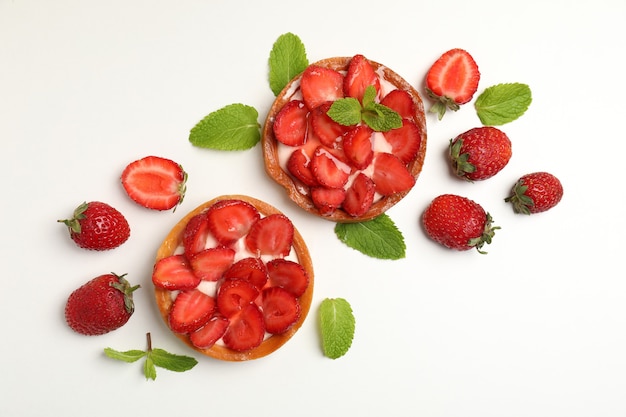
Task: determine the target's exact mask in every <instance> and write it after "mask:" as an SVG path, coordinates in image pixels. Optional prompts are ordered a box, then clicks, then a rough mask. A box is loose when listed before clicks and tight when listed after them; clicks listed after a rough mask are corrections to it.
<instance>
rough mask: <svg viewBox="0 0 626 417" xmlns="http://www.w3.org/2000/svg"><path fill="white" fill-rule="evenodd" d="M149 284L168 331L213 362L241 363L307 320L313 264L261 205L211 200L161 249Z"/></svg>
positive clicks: (280, 219) (238, 198)
mask: <svg viewBox="0 0 626 417" xmlns="http://www.w3.org/2000/svg"><path fill="white" fill-rule="evenodd" d="M152 282H153V284H154V286H155V293H156V301H157V305H158V307H159V310H160V312H161V315H162V317H163V319H164V321H165V323H166V324H167V325H168V327H169V328H170V329H171V330H172V332H174V333H175V334H176V336H178V337H179V338H180V339H181V340H183V341H184V342H185V343H187V344H188V345H189V346H191V347H192V348H193V349H196V350H197V351H199V352H201V353H203V354H205V355H208V356H211V357H213V358H217V359H221V360H227V361H243V360H249V359H256V358H260V357H263V356H266V355H268V354H270V353H272V352H274V351H275V350H276V349H278V348H279V347H281V346H282V345H283V344H284V343H286V342H287V341H288V340H289V339H290V338H291V337H292V336H293V335H294V334H295V333H296V331H297V330H298V329H299V328H300V326H301V325H302V323H303V321H304V319H305V318H306V316H307V313H308V311H309V308H310V305H311V298H312V295H313V266H312V263H311V258H310V255H309V252H308V249H307V247H306V245H305V243H304V240H303V239H302V236H301V235H300V234H299V232H298V231H297V230H296V229H295V228H294V226H293V224H292V223H291V221H290V220H289V219H288V218H287V217H286V216H285V215H284V214H282V213H281V212H279V211H278V210H277V209H275V208H274V207H272V206H270V205H269V204H267V203H264V202H262V201H259V200H256V199H254V198H251V197H248V196H242V195H227V196H221V197H218V198H215V199H213V200H211V201H209V202H207V203H205V204H202V205H200V206H199V207H197V208H196V209H195V210H193V211H191V212H190V213H188V214H187V215H186V216H185V217H184V218H183V219H182V220H181V221H180V222H179V223H178V224H177V225H176V226H175V227H174V228H173V229H172V230H171V231H170V233H169V234H168V235H167V237H166V238H165V240H164V241H163V243H162V245H161V246H160V248H159V250H158V252H157V257H156V262H155V265H154V270H153V275H152Z"/></svg>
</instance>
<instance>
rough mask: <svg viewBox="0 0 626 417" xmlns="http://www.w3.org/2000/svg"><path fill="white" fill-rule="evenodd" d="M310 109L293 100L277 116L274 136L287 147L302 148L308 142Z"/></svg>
mask: <svg viewBox="0 0 626 417" xmlns="http://www.w3.org/2000/svg"><path fill="white" fill-rule="evenodd" d="M308 114H309V109H308V108H307V107H306V105H305V104H304V102H303V101H301V100H291V101H290V102H288V103H287V104H285V105H284V106H283V108H282V109H280V111H279V112H278V114H277V115H276V119H275V120H274V125H273V126H272V128H273V130H274V136H275V137H276V140H278V141H279V142H281V143H283V144H285V145H287V146H300V145H303V144H304V142H305V140H306V133H307V125H308V120H307V116H308Z"/></svg>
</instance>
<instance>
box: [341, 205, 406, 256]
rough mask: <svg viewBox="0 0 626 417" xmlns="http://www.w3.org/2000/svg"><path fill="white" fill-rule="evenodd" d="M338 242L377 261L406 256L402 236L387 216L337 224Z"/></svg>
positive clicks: (382, 215)
mask: <svg viewBox="0 0 626 417" xmlns="http://www.w3.org/2000/svg"><path fill="white" fill-rule="evenodd" d="M335 234H336V235H337V237H338V238H339V240H340V241H342V242H343V243H345V244H346V245H347V246H349V247H351V248H353V249H355V250H358V251H359V252H361V253H363V254H365V255H367V256H370V257H372V258H378V259H390V260H397V259H402V258H404V257H405V256H406V244H405V243H404V236H402V233H401V232H400V230H398V228H397V227H396V225H395V223H394V222H393V220H391V218H390V217H389V216H388V215H387V214H384V213H383V214H381V215H380V216H378V217H376V218H374V219H372V220H368V221H365V222H360V223H337V224H336V225H335Z"/></svg>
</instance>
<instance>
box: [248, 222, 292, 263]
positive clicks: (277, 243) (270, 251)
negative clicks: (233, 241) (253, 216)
mask: <svg viewBox="0 0 626 417" xmlns="http://www.w3.org/2000/svg"><path fill="white" fill-rule="evenodd" d="M293 235H294V227H293V223H291V220H289V218H287V217H286V216H285V215H283V214H270V215H269V216H267V217H263V218H262V219H261V220H259V221H258V222H256V223H255V224H254V225H253V226H252V228H251V229H250V233H248V235H247V236H246V247H247V248H248V250H249V251H250V252H252V253H253V254H255V255H257V256H261V255H272V256H275V257H285V256H287V255H289V253H290V252H291V247H292V245H293Z"/></svg>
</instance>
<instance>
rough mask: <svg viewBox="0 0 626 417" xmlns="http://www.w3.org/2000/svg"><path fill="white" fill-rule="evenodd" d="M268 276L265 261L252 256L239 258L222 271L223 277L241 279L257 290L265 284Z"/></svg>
mask: <svg viewBox="0 0 626 417" xmlns="http://www.w3.org/2000/svg"><path fill="white" fill-rule="evenodd" d="M268 278H269V276H268V273H267V267H266V266H265V263H264V262H263V261H262V260H261V258H254V257H248V258H243V259H240V260H239V261H237V262H235V263H234V264H233V265H232V266H231V267H230V268H228V270H226V271H225V272H224V279H226V280H228V279H243V280H245V281H248V282H249V283H251V284H252V285H254V287H255V288H257V289H258V290H260V289H262V288H263V287H264V286H265V284H266V283H267V280H268Z"/></svg>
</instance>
